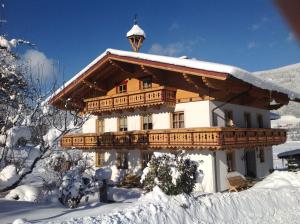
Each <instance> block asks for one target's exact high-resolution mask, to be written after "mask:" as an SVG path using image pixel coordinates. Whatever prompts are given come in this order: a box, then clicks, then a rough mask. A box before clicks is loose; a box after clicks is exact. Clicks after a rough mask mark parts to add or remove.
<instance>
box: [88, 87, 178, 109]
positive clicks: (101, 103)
mask: <svg viewBox="0 0 300 224" xmlns="http://www.w3.org/2000/svg"><path fill="white" fill-rule="evenodd" d="M84 102H85V111H86V112H88V113H93V114H97V113H102V112H105V111H115V110H124V109H130V108H135V107H147V106H155V105H163V104H164V105H168V106H172V107H175V104H176V89H173V88H168V87H163V86H161V87H158V88H152V89H146V90H140V91H135V92H128V93H120V94H116V95H113V96H101V97H96V98H91V99H86V100H84Z"/></svg>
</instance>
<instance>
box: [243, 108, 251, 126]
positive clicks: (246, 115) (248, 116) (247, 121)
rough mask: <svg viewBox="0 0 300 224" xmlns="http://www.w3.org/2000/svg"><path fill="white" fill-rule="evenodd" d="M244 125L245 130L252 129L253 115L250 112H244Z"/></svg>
mask: <svg viewBox="0 0 300 224" xmlns="http://www.w3.org/2000/svg"><path fill="white" fill-rule="evenodd" d="M244 125H245V128H252V120H251V113H249V112H244Z"/></svg>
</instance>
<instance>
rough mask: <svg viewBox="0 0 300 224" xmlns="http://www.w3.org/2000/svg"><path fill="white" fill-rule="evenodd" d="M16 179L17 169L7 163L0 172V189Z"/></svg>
mask: <svg viewBox="0 0 300 224" xmlns="http://www.w3.org/2000/svg"><path fill="white" fill-rule="evenodd" d="M17 179H18V175H17V170H16V166H15V165H8V166H6V167H4V168H3V169H2V170H1V172H0V189H3V188H5V187H7V186H9V185H10V184H11V183H14V182H15V181H16V180H17Z"/></svg>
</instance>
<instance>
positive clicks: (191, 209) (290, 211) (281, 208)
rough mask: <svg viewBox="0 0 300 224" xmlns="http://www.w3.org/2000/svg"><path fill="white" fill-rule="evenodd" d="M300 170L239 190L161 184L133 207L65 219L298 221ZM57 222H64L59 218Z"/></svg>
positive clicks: (117, 221) (74, 220)
mask: <svg viewBox="0 0 300 224" xmlns="http://www.w3.org/2000/svg"><path fill="white" fill-rule="evenodd" d="M299 187H300V173H289V172H274V173H273V174H271V175H270V176H269V177H268V178H266V179H265V180H264V181H262V182H261V183H259V184H257V185H256V186H255V187H253V188H252V189H249V190H246V191H242V192H239V193H215V194H209V195H196V194H195V195H194V196H193V197H190V196H188V195H186V194H180V195H177V196H168V195H166V194H164V193H163V192H162V190H161V189H160V188H159V187H154V189H153V191H152V192H150V193H148V194H146V195H145V196H144V197H142V198H141V199H140V200H139V201H137V202H135V204H134V205H133V206H132V207H130V208H125V209H123V210H119V211H115V212H113V213H109V214H104V215H98V216H89V217H83V218H73V219H70V220H68V221H65V220H63V221H62V222H63V223H103V224H106V223H126V224H127V223H251V224H252V223H296V222H295V220H299V219H300V207H299V201H300V188H299ZM54 223H61V222H60V221H56V222H54Z"/></svg>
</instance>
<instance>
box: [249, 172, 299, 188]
mask: <svg viewBox="0 0 300 224" xmlns="http://www.w3.org/2000/svg"><path fill="white" fill-rule="evenodd" d="M287 188H299V189H300V172H297V173H294V172H280V171H275V172H274V173H272V174H271V175H269V176H268V177H267V178H265V179H264V181H261V182H258V183H257V184H255V185H254V187H253V188H252V190H260V189H272V190H279V189H287Z"/></svg>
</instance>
